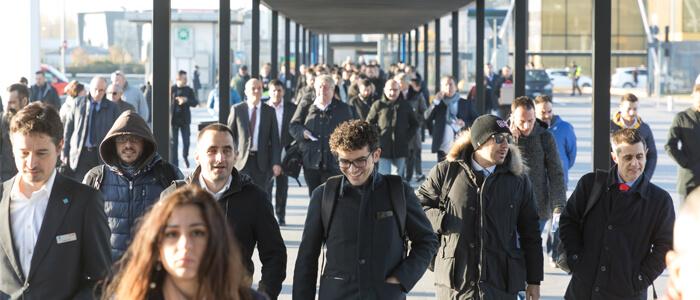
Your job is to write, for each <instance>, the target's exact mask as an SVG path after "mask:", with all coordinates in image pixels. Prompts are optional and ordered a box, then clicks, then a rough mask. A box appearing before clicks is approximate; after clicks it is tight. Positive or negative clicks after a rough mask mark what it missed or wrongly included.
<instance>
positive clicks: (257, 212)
mask: <svg viewBox="0 0 700 300" xmlns="http://www.w3.org/2000/svg"><path fill="white" fill-rule="evenodd" d="M200 172H201V167H199V166H198V167H197V168H196V169H195V170H194V172H193V173H192V175H191V176H190V177H189V178H187V179H186V180H185V182H186V183H187V184H195V185H197V186H199V175H200ZM231 176H233V177H232V179H231V185H230V186H229V188H228V190H226V192H224V194H223V196H221V198H220V199H219V200H218V202H219V204H220V205H221V208H222V209H223V210H224V213H225V214H226V219H227V220H228V224H229V225H230V226H231V227H232V229H233V233H234V235H235V236H236V239H237V240H238V246H239V247H240V249H241V257H242V258H243V265H244V266H245V267H246V269H247V270H248V272H250V275H251V276H252V274H253V272H254V271H255V267H254V265H253V259H252V258H253V250H254V249H255V247H256V245H257V247H258V255H259V257H260V262H262V270H261V271H260V272H261V273H262V279H261V280H260V282H259V283H258V291H261V292H264V293H266V294H267V295H269V296H270V298H271V299H277V295H279V293H280V291H281V290H282V281H284V278H285V277H286V276H287V275H286V268H287V248H286V247H285V245H284V241H283V240H282V234H281V233H280V227H279V225H278V224H277V220H275V215H274V214H273V213H272V204H271V203H270V201H269V200H268V198H267V193H266V192H265V191H263V190H262V189H261V188H259V187H258V186H256V185H255V184H254V183H253V181H252V180H251V179H250V177H248V176H246V175H243V174H240V173H238V171H237V170H236V169H235V168H233V171H232V172H231ZM176 189H177V186H176V184H173V185H171V186H170V187H168V188H167V189H166V190H165V191H163V193H162V194H161V198H163V197H165V196H166V195H168V194H170V193H172V192H174V191H175V190H176Z"/></svg>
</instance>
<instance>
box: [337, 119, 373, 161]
mask: <svg viewBox="0 0 700 300" xmlns="http://www.w3.org/2000/svg"><path fill="white" fill-rule="evenodd" d="M329 144H330V146H331V152H333V153H338V151H355V150H360V149H362V148H364V147H365V146H369V151H370V152H373V151H374V150H377V148H379V129H377V126H375V125H373V124H370V123H369V122H367V121H363V120H351V121H346V122H343V123H341V124H340V125H339V126H338V127H336V128H335V130H333V134H331V138H330V140H329Z"/></svg>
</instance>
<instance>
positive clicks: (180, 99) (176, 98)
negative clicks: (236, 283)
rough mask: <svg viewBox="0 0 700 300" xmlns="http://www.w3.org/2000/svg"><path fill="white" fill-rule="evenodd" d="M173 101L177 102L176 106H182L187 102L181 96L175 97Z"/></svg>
mask: <svg viewBox="0 0 700 300" xmlns="http://www.w3.org/2000/svg"><path fill="white" fill-rule="evenodd" d="M175 100H177V104H179V105H183V104H185V102H187V98H186V97H183V96H177V97H175Z"/></svg>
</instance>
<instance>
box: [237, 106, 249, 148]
mask: <svg viewBox="0 0 700 300" xmlns="http://www.w3.org/2000/svg"><path fill="white" fill-rule="evenodd" d="M238 109H239V114H241V115H243V118H240V119H241V127H242V129H243V136H244V137H246V139H245V140H246V141H247V140H248V139H250V116H249V115H248V103H246V102H243V104H242V105H240V106H238Z"/></svg>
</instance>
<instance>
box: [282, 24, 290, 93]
mask: <svg viewBox="0 0 700 300" xmlns="http://www.w3.org/2000/svg"><path fill="white" fill-rule="evenodd" d="M291 26H292V25H291V21H290V20H289V18H288V17H287V18H284V83H283V84H284V89H285V91H289V90H290V89H291V88H292V78H291V76H289V74H290V70H289V68H290V67H291V64H290V62H289V59H290V58H291V57H292V56H291V55H290V53H289V52H291V43H292V41H291V38H292V34H291V28H290V27H291ZM286 95H287V96H286V97H285V98H287V99H291V97H290V96H291V95H292V93H290V92H287V93H286ZM285 100H286V99H285Z"/></svg>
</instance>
